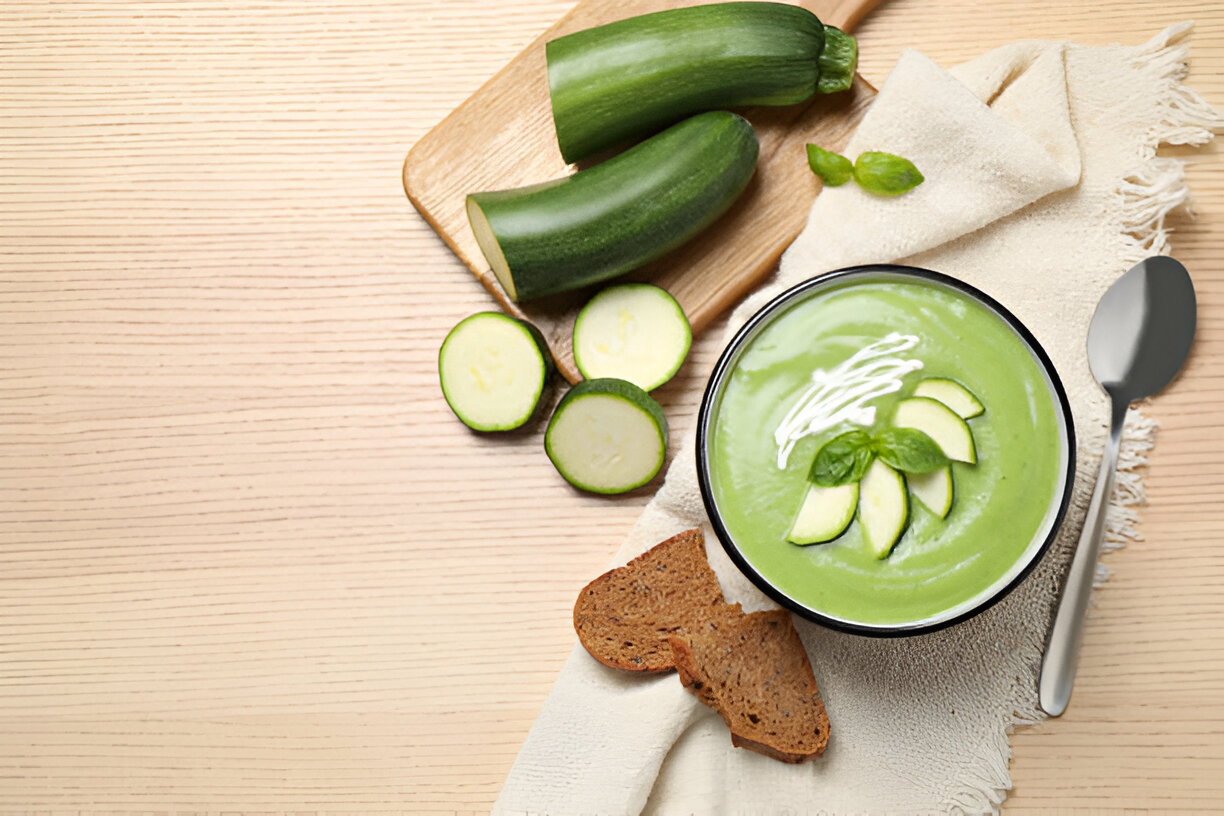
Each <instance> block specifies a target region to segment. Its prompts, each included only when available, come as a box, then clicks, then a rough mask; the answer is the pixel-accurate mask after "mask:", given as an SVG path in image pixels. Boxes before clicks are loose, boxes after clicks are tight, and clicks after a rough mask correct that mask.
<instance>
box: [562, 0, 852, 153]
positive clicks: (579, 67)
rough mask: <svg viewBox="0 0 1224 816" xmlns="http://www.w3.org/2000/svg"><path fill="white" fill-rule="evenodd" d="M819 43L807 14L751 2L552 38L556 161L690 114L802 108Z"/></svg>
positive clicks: (815, 71)
mask: <svg viewBox="0 0 1224 816" xmlns="http://www.w3.org/2000/svg"><path fill="white" fill-rule="evenodd" d="M839 33H840V32H839ZM824 45H825V27H824V25H822V24H821V22H820V20H819V19H817V18H816V15H814V14H812V13H811V12H810V11H807V10H806V9H803V8H800V7H799V6H792V5H787V4H784V3H759V2H740V3H712V4H708V5H701V6H691V7H688V8H680V9H671V10H668V11H658V12H653V13H650V14H642V15H638V16H636V17H630V18H628V19H626V20H619V21H617V22H614V23H608V24H607V25H602V26H597V27H595V28H589V29H586V30H583V31H577V32H575V33H573V34H567V35H566V36H564V37H559V38H557V39H555V40H552V41H550V42H548V43H547V44H546V45H545V54H546V58H547V62H548V88H549V95H550V97H551V100H552V111H553V121H554V122H555V124H556V128H557V142H558V144H559V146H560V148H561V155H562V156H563V157H564V158H565V160H566V161H567V162H576V161H581V160H582V159H585V158H588V157H590V156H592V155H595V154H597V153H600V152H602V151H604V150H607V149H609V148H612V147H616V146H617V145H620V144H622V143H624V142H628V141H631V140H635V139H638V138H642V137H645V136H649V135H650V134H651V133H655V132H657V131H659V130H661V129H662V128H664V127H666V126H668V125H670V124H672V123H673V122H676V121H679V120H680V119H682V118H684V117H685V116H690V115H692V114H694V113H698V112H700V111H707V110H715V109H719V108H734V107H742V106H746V105H791V104H795V103H797V102H802V101H803V100H805V99H807V98H808V97H810V96H812V95H813V94H814V93H816V91H817V86H818V83H819V79H820V71H821V67H820V64H819V59H820V55H821V53H822V51H823V49H824ZM853 72H854V69H853V67H851V68H850V74H851V75H853Z"/></svg>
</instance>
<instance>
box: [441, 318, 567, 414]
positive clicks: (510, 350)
mask: <svg viewBox="0 0 1224 816" xmlns="http://www.w3.org/2000/svg"><path fill="white" fill-rule="evenodd" d="M552 371H553V362H552V357H551V356H550V355H549V353H548V347H547V345H546V344H545V342H544V337H543V335H541V334H540V332H539V331H538V330H537V329H536V327H535V326H532V325H531V324H530V323H526V322H524V321H522V320H518V319H516V318H513V317H510V316H509V315H504V314H502V313H501V312H478V313H477V314H474V315H471V316H470V317H465V318H464V319H463V320H461V321H459V323H458V324H457V325H456V326H455V327H454V328H453V329H451V330H450V333H449V334H447V335H446V339H445V340H443V341H442V348H441V349H440V350H439V351H438V379H439V380H440V381H441V384H442V396H443V397H445V398H446V404H447V405H449V406H450V408H451V410H452V411H454V412H455V416H457V417H459V419H460V421H462V422H463V424H464V425H467V426H468V427H469V428H471V429H473V430H476V431H509V430H512V429H514V428H518V427H520V426H521V425H523V424H525V423H526V422H527V421H528V420H529V419H531V417H532V415H534V414H535V411H536V408H537V407H539V405H540V400H541V399H542V398H543V396H544V386H545V385H546V384H547V383H548V378H549V375H551V374H552Z"/></svg>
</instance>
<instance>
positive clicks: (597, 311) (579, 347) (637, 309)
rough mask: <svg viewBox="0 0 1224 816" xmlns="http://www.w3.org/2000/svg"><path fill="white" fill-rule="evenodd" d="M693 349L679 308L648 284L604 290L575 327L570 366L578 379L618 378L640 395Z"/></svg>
mask: <svg viewBox="0 0 1224 816" xmlns="http://www.w3.org/2000/svg"><path fill="white" fill-rule="evenodd" d="M692 343H693V331H692V329H691V328H690V327H689V322H688V318H687V317H685V315H684V310H683V309H681V308H680V304H679V303H677V302H676V299H675V298H674V297H672V296H671V295H670V294H668V292H667V290H666V289H660V288H659V287H658V286H652V285H651V284H648V283H625V284H621V285H619V286H612V287H609V288H607V289H604V290H603V291H602V292H600V293H599V294H597V295H596V296H595V297H593V298H591V300H590V301H589V302H588V303H587V304H586V305H585V306H583V307H582V311H580V312H578V318H577V320H575V321H574V362H575V363H576V364H577V365H578V370H579V371H580V372H582V376H583V377H586V378H587V379H596V378H599V377H617V378H619V379H622V380H628V381H629V382H631V383H633V384H634V385H636V386H638V387H639V388H641V389H642V390H644V391H653V390H654V389H656V388H658V387H659V386H660V385H662V384H663V383H665V382H667V381H668V380H670V379H671V378H672V375H673V374H675V373H676V371H677V370H678V369H679V368H680V365H681V363H683V362H684V358H685V357H686V356H687V355H688V351H689V347H690V346H691V345H692Z"/></svg>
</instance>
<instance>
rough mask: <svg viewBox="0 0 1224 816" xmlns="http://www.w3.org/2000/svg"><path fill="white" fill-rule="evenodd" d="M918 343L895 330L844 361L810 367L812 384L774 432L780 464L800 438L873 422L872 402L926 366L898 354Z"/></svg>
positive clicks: (786, 459)
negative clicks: (847, 425) (831, 365)
mask: <svg viewBox="0 0 1224 816" xmlns="http://www.w3.org/2000/svg"><path fill="white" fill-rule="evenodd" d="M916 345H918V338H917V337H915V336H914V335H912V334H899V333H897V332H892V333H891V334H889V335H888V336H886V337H885V338H884V339H882V340H877V341H876V342H874V343H870V344H868V345H866V346H864V347H863V348H861V349H859V350H858V351H856V352H855V353H854V354H853V355H851V356H850V358H849V359H847V360H846V361H845V362H843V363H841V364H840V365H838V366H835V367H834V368H832V369H830V370H828V371H825V370H824V369H822V368H818V369H816V370H815V371H813V372H812V384H811V385H809V386H808V387H807V389H806V390H805V391H804V392H803V393H802V394H800V395H799V397H798V398H796V400H795V402H794V404H793V405H792V406H791V409H790V411H788V412H787V414H786V416H785V417H784V418H783V419H782V422H780V423H779V424H778V429H777V430H776V431H774V441H775V442H777V444H778V468H779V469H785V468H786V463H787V461H788V460H789V459H790V454H791V451H793V450H794V449H795V445H796V443H798V442H799V440H800V439H803V438H804V437H806V436H811V435H812V434H818V433H823V432H824V431H827V430H828V429H830V428H832V427H835V426H837V425H839V424H841V423H843V422H848V423H851V424H854V425H867V426H869V425H871V424H872V423H874V422H875V415H876V409H875V406H874V405H870V404H869V403H870V402H871V401H872V400H874V399H877V398H879V397H882V396H884V395H885V394H892V393H894V392H896V391H899V390H900V389H901V378H902V377H904V376H905V375H906V374H909V373H910V372H911V371H917V370H918V369H920V368H922V361H921V360H912V359H905V358H902V357H898V356H896V355H898V354H901V353H902V352H906V351H909V350H910V349H912V348H914V346H916Z"/></svg>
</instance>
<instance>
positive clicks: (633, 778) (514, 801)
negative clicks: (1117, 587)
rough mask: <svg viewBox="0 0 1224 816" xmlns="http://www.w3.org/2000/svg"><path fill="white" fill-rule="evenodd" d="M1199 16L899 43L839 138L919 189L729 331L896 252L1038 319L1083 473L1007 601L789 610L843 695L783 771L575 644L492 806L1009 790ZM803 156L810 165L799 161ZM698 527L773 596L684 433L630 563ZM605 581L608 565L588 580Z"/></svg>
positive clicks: (1157, 231) (818, 799) (923, 805)
mask: <svg viewBox="0 0 1224 816" xmlns="http://www.w3.org/2000/svg"><path fill="white" fill-rule="evenodd" d="M1188 29H1189V26H1188V25H1181V26H1176V27H1173V28H1170V29H1169V30H1167V31H1165V32H1163V33H1161V34H1160V35H1159V36H1157V37H1155V38H1154V39H1153V40H1152V41H1151V42H1149V43H1147V44H1146V45H1143V46H1140V47H1137V48H1124V47H1121V46H1112V47H1083V46H1078V45H1072V44H1067V43H1046V42H1023V43H1016V44H1013V45H1010V46H1007V47H1004V48H1001V49H998V50H996V51H993V52H991V53H989V54H986V55H984V56H983V57H980V58H979V59H977V60H974V61H973V62H970V63H968V64H966V65H962V66H960V67H958V68H956V69H954V70H952V71H945V70H943V69H941V68H940V67H939V66H937V65H935V64H934V63H933V62H931V61H930V60H929V59H927V58H926V57H924V56H923V55H922V54H920V53H917V52H907V53H905V54H904V55H903V56H902V57H901V59H900V60H899V62H898V63H897V66H896V68H895V69H894V71H893V72H892V74H891V75H890V76H889V78H888V80H887V82H886V83H885V85H884V87H883V88H882V89H881V91H880V94H879V96H878V98H877V99H876V101H875V102H874V104H873V106H872V108H871V110H870V111H869V112H868V114H867V116H866V118H865V119H864V120H863V122H862V124H861V126H860V127H859V129H858V132H857V133H856V135H855V136H854V139H853V141H852V143H851V144H850V145H849V147H848V148H847V150H846V151H845V152H846V153H847V155H849V156H850V157H851V158H853V157H854V156H857V155H858V153H860V152H862V151H865V150H885V151H888V152H891V153H897V154H900V155H903V156H907V157H909V158H911V159H912V160H914V162H915V163H916V164H917V165H918V166H919V168H921V170H922V171H923V173H924V174H925V175H926V183H925V184H923V185H922V186H920V187H918V188H917V189H916V190H915V191H913V192H912V193H910V194H908V195H905V196H902V197H900V198H896V199H886V198H878V197H874V196H871V195H868V194H866V193H864V192H862V191H861V190H859V189H858V188H856V187H855V186H854V185H853V184H849V185H846V186H844V187H840V188H836V189H826V190H824V191H823V192H822V193H821V194H820V196H819V197H818V198H817V200H816V202H815V204H814V206H813V208H812V210H811V214H810V217H809V221H808V225H807V228H806V229H805V231H804V232H803V234H802V235H800V236H799V238H798V239H797V240H796V241H795V242H794V244H793V245H792V246H791V248H790V249H789V250H788V251H787V252H786V254H785V256H784V257H783V259H782V263H781V266H780V269H779V272H778V275H777V276H776V278H775V279H774V280H773V281H771V282H770V283H769V284H768V285H766V286H765V287H764V288H763V289H762V290H761V291H759V292H757V293H756V294H754V295H753V296H752V297H751V298H749V300H748V301H747V302H745V303H744V304H743V305H742V306H741V307H740V308H738V309H737V310H736V311H735V313H734V314H733V316H732V318H731V321H730V323H731V326H730V331H732V332H733V331H734V330H735V328H737V327H738V326H739V325H741V324H742V323H743V322H744V320H746V319H747V318H748V317H749V315H751V314H752V312H754V311H755V310H756V309H757V308H759V307H760V306H761V305H763V304H764V303H765V302H766V301H767V300H768V299H769V298H771V297H772V296H773V295H775V294H777V293H778V292H779V291H781V290H782V289H783V288H785V287H788V286H791V285H793V284H795V283H797V282H799V281H801V280H804V279H806V278H809V277H812V276H813V275H816V274H819V273H821V272H825V271H828V270H831V269H836V268H839V267H843V266H849V265H852V264H859V263H871V262H884V261H902V262H904V263H910V264H914V265H917V266H923V267H928V268H931V269H935V270H938V271H941V272H945V273H948V274H951V275H954V276H956V277H959V278H961V279H963V280H965V281H967V282H969V283H971V284H973V285H975V286H977V287H979V288H981V289H982V290H984V291H985V292H987V293H988V294H990V295H992V296H993V297H994V298H996V299H997V300H999V301H1000V302H1002V303H1003V304H1004V305H1005V306H1006V307H1007V308H1008V309H1010V310H1011V311H1012V312H1014V313H1015V314H1016V316H1017V317H1019V318H1020V319H1021V320H1022V321H1023V322H1025V323H1026V324H1027V325H1028V326H1029V328H1030V329H1031V330H1032V331H1033V333H1034V334H1035V335H1036V336H1037V338H1038V340H1039V341H1040V342H1041V343H1042V345H1043V346H1044V347H1045V349H1046V351H1047V352H1048V353H1049V354H1050V356H1051V358H1052V359H1053V360H1054V363H1055V365H1056V366H1057V368H1058V371H1059V373H1060V375H1061V377H1062V379H1063V382H1064V384H1065V386H1066V388H1067V391H1068V394H1069V396H1070V398H1071V402H1072V406H1073V411H1074V415H1075V426H1076V431H1077V433H1078V447H1079V450H1078V454H1079V470H1078V473H1077V476H1076V488H1075V495H1074V500H1073V503H1072V509H1071V511H1070V515H1069V520H1068V523H1067V524H1066V525H1065V527H1064V530H1063V534H1062V535H1061V536H1060V538H1059V541H1058V543H1057V544H1056V546H1055V548H1054V549H1053V550H1052V551H1051V553H1050V555H1049V556H1048V557H1047V558H1046V559H1045V560H1044V561H1043V562H1042V564H1041V565H1040V566H1039V567H1038V569H1037V570H1035V571H1034V573H1033V574H1032V575H1031V576H1030V577H1029V578H1028V579H1027V580H1026V581H1025V582H1024V583H1023V584H1022V585H1021V586H1020V587H1018V588H1017V589H1016V590H1015V591H1014V592H1013V593H1012V594H1011V595H1010V596H1008V598H1007V599H1005V600H1004V601H1003V602H1002V603H1000V604H998V605H996V606H995V607H993V608H991V609H990V610H988V611H987V612H985V613H983V614H982V615H979V616H978V617H976V618H974V619H972V620H970V621H968V622H965V623H962V624H960V625H957V626H954V627H952V628H950V629H948V630H945V631H942V632H937V633H935V634H930V635H925V636H920V637H915V638H908V639H895V640H883V639H880V640H875V639H870V638H861V637H856V636H852V635H846V634H841V633H837V632H832V631H829V630H826V629H823V628H821V627H819V626H815V625H812V624H809V623H807V622H805V621H802V620H797V621H796V625H797V626H798V628H799V631H800V633H801V635H802V636H803V639H804V643H805V645H806V646H807V648H808V652H809V654H810V656H811V659H812V664H813V667H814V669H815V673H816V677H817V679H818V681H819V683H820V687H821V691H822V694H823V695H824V699H825V702H826V705H827V707H828V710H829V717H830V720H831V725H832V737H831V741H830V743H829V748H828V750H827V751H826V753H825V754H824V756H823V757H821V758H820V759H818V760H816V761H814V762H810V763H806V764H803V765H798V766H791V765H784V764H782V763H779V762H776V761H774V760H771V759H767V758H765V757H762V756H759V755H757V754H754V753H751V752H749V751H746V750H742V749H736V748H732V747H731V743H730V738H729V735H728V733H727V729H726V726H725V725H724V724H723V722H722V720H721V719H720V718H719V717H718V716H717V715H716V714H715V713H714V712H712V711H711V710H709V709H707V708H705V707H703V706H702V705H701V704H700V703H698V702H697V701H696V698H694V697H693V696H692V695H690V694H689V693H688V692H687V691H685V690H684V689H683V688H682V687H681V685H680V683H679V681H678V680H677V679H676V677H675V676H674V675H670V674H669V675H664V676H661V677H649V678H643V677H637V676H633V675H630V674H628V673H623V672H617V671H615V670H613V669H608V668H605V667H604V666H602V665H600V664H598V663H597V662H595V661H594V660H593V659H591V658H590V657H589V656H588V655H587V654H586V653H585V652H584V651H583V650H582V649H581V647H578V646H576V647H575V649H574V652H573V653H572V654H571V655H570V658H569V660H568V662H567V663H566V665H565V668H564V669H563V671H562V673H561V675H560V677H559V679H558V680H557V682H556V684H555V686H554V688H553V690H552V692H551V694H550V695H549V697H548V700H547V701H546V703H545V705H544V709H543V711H542V712H541V714H540V717H539V719H538V720H537V722H536V723H535V725H534V727H533V728H532V730H531V733H530V734H529V736H528V737H527V741H526V743H525V744H524V746H523V748H522V751H521V752H520V754H519V756H518V759H517V760H516V762H515V764H514V767H513V769H512V771H511V773H510V776H509V778H508V779H507V780H506V783H505V785H504V787H503V789H502V791H501V795H500V797H499V799H498V800H497V804H496V806H495V808H494V813H496V814H526V813H530V814H549V816H580V814H638V813H642V812H646V813H651V814H702V816H706V815H707V814H724V813H725V814H762V816H765V815H767V814H808V813H862V812H889V813H931V812H966V813H977V812H990V811H993V810H995V809H996V808H997V806H998V804H999V803H1000V802H1001V801H1002V800H1003V797H1004V792H1005V791H1006V790H1007V789H1008V788H1009V785H1010V781H1009V776H1008V758H1009V756H1010V747H1009V745H1008V740H1007V734H1008V733H1009V732H1010V730H1011V728H1012V727H1013V726H1014V725H1015V724H1017V723H1025V722H1031V721H1034V720H1036V719H1038V718H1039V717H1040V716H1041V714H1040V712H1039V710H1038V709H1037V705H1036V676H1037V668H1038V661H1039V655H1040V650H1041V647H1042V644H1043V641H1044V638H1045V633H1046V631H1047V626H1048V621H1049V615H1050V609H1051V607H1052V603H1053V599H1054V596H1055V592H1056V585H1057V577H1058V576H1059V575H1060V574H1061V573H1062V571H1063V570H1064V569H1065V567H1066V564H1067V563H1068V559H1069V554H1070V547H1071V546H1072V544H1073V542H1074V540H1075V538H1076V535H1077V533H1078V530H1079V528H1080V526H1081V524H1082V519H1083V513H1084V511H1085V507H1086V505H1087V499H1088V497H1089V495H1090V493H1091V489H1092V479H1093V475H1094V472H1095V469H1096V465H1097V462H1098V461H1099V459H1100V452H1101V449H1102V444H1103V439H1104V429H1105V421H1106V419H1107V410H1106V405H1105V400H1104V397H1103V396H1102V395H1101V393H1100V391H1099V389H1098V388H1097V387H1096V385H1095V383H1094V382H1093V380H1092V377H1091V374H1090V372H1089V370H1088V366H1087V362H1086V359H1085V356H1084V344H1085V338H1086V333H1087V327H1088V323H1089V320H1090V318H1091V316H1092V312H1093V309H1094V307H1095V305H1096V302H1097V300H1098V298H1099V297H1100V295H1101V294H1102V292H1103V291H1104V290H1105V288H1106V287H1107V286H1108V285H1109V284H1110V283H1111V282H1112V281H1113V280H1114V279H1115V278H1116V277H1117V276H1118V275H1120V274H1121V273H1122V272H1124V271H1125V270H1126V269H1128V268H1129V267H1130V266H1131V265H1132V264H1133V263H1135V262H1136V261H1138V260H1140V259H1141V258H1143V257H1147V256H1149V255H1152V254H1157V253H1160V252H1162V251H1164V250H1165V248H1166V238H1167V236H1166V232H1165V229H1164V226H1163V219H1164V216H1165V215H1166V214H1167V213H1168V212H1169V211H1170V210H1171V209H1172V208H1174V207H1176V206H1178V205H1180V204H1181V203H1183V202H1184V201H1185V199H1186V195H1187V192H1186V188H1185V185H1184V182H1183V175H1182V167H1181V164H1180V163H1179V162H1177V161H1175V160H1172V159H1167V158H1160V157H1157V156H1156V155H1155V151H1156V147H1157V145H1158V144H1160V143H1178V144H1187V143H1190V144H1201V143H1204V142H1206V141H1208V140H1209V139H1210V138H1211V129H1212V128H1214V127H1215V126H1216V123H1217V121H1218V120H1217V118H1216V115H1215V113H1214V112H1213V111H1212V110H1211V109H1210V108H1209V107H1208V106H1207V105H1206V104H1205V103H1204V102H1203V100H1202V99H1200V98H1199V97H1198V96H1197V95H1195V94H1194V93H1193V92H1192V91H1190V90H1189V89H1187V88H1186V87H1184V86H1183V85H1182V84H1181V79H1182V78H1183V76H1184V74H1185V57H1186V49H1185V45H1184V43H1183V42H1182V39H1183V38H1184V37H1185V35H1186V33H1187V31H1188ZM796 160H797V161H803V157H801V156H800V157H797V158H796ZM1130 419H1131V421H1130V424H1129V426H1128V429H1127V433H1126V438H1125V445H1124V451H1123V456H1122V465H1121V467H1122V474H1121V475H1120V478H1119V491H1118V493H1117V495H1116V496H1115V498H1114V503H1113V506H1112V507H1111V513H1112V516H1111V523H1110V526H1109V533H1108V534H1109V538H1110V540H1111V541H1113V542H1114V543H1115V544H1116V543H1120V542H1122V541H1123V540H1125V539H1126V538H1128V537H1129V536H1131V535H1132V531H1131V529H1130V521H1131V518H1132V517H1131V515H1130V514H1131V513H1133V509H1132V508H1133V506H1134V505H1135V504H1136V503H1138V501H1139V500H1140V499H1141V497H1142V486H1141V484H1140V482H1139V476H1138V473H1137V472H1136V468H1137V466H1138V465H1140V464H1141V463H1142V461H1143V453H1144V451H1146V450H1147V448H1149V447H1150V445H1151V442H1152V436H1153V433H1154V429H1153V427H1152V425H1151V423H1149V422H1147V421H1145V420H1144V419H1143V418H1142V417H1140V416H1139V415H1138V414H1137V413H1134V412H1132V416H1131V418H1130ZM698 524H701V525H703V526H705V529H706V537H707V538H706V540H707V550H708V554H709V557H710V561H711V563H712V564H713V566H714V569H715V571H716V572H717V573H718V576H719V580H720V582H721V584H722V586H723V590H724V592H725V594H726V596H727V598H728V600H730V601H739V602H741V603H743V604H744V607H745V608H746V609H749V610H752V609H762V608H769V607H771V606H772V603H771V602H770V601H768V600H767V599H766V598H765V597H764V596H762V595H761V594H760V593H759V592H758V591H757V590H756V589H755V588H754V587H753V586H752V585H751V584H750V583H749V582H748V581H747V580H746V579H745V578H744V577H743V576H742V575H741V574H740V573H738V572H737V571H736V569H735V567H734V566H733V565H732V564H731V563H730V562H729V561H728V559H727V558H726V556H725V554H724V553H723V551H722V549H721V547H720V546H719V545H718V542H717V540H716V539H715V538H714V537H713V535H712V533H711V532H710V530H709V527H708V524H707V523H706V518H705V514H704V511H703V509H702V505H701V500H700V497H699V495H698V491H697V486H696V477H695V466H694V444H693V439H691V438H689V439H687V440H686V441H684V443H683V444H682V447H681V449H680V451H679V452H678V453H677V455H676V458H675V460H674V462H673V464H672V466H671V469H670V470H669V472H668V474H667V478H666V481H665V484H664V485H663V487H662V488H661V489H660V491H659V493H658V495H657V496H656V497H655V498H654V499H653V500H652V501H651V503H650V504H649V505H648V507H647V508H646V510H645V512H644V513H643V515H642V517H641V519H640V520H639V522H638V524H637V525H636V526H635V528H634V530H633V531H632V533H631V534H630V536H629V539H628V540H627V541H626V542H625V544H624V546H623V547H622V548H621V551H620V552H619V554H618V558H617V560H616V563H617V564H621V563H624V562H625V561H627V560H628V559H630V558H632V557H633V556H635V555H637V554H638V553H640V552H642V551H643V550H645V549H647V548H648V547H650V546H652V545H653V544H655V543H657V542H658V541H660V540H662V539H663V538H665V537H667V536H669V535H671V534H673V533H675V532H678V531H680V530H683V529H686V528H689V527H692V526H695V525H698ZM592 577H594V576H592Z"/></svg>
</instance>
